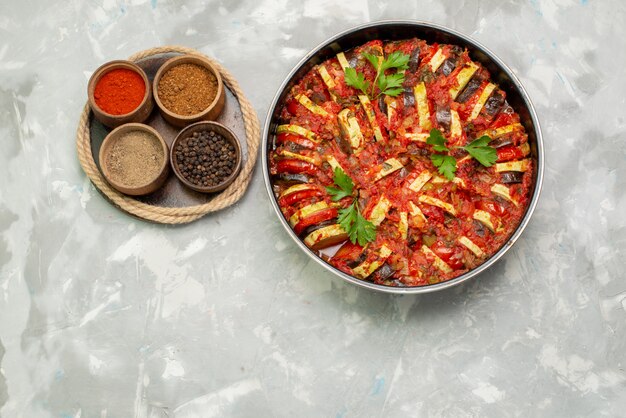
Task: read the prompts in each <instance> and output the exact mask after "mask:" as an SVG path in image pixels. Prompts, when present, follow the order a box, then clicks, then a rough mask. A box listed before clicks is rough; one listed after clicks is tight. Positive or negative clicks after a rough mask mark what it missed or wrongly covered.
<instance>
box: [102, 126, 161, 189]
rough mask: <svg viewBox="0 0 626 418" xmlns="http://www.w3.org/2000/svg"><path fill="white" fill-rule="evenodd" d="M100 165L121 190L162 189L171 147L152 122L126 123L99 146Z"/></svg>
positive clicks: (108, 179) (103, 172)
mask: <svg viewBox="0 0 626 418" xmlns="http://www.w3.org/2000/svg"><path fill="white" fill-rule="evenodd" d="M99 161H100V169H101V171H102V174H103V175H104V178H105V179H106V180H107V181H108V182H109V184H110V185H111V186H113V188H115V189H117V190H118V191H120V192H122V193H124V194H128V195H132V196H139V195H145V194H148V193H152V192H154V191H155V190H157V189H159V188H160V187H161V186H162V185H163V183H165V180H166V179H167V176H168V174H169V149H168V146H167V144H166V143H165V141H164V140H163V138H162V137H161V135H160V134H159V133H158V132H157V131H156V130H155V129H154V128H152V127H151V126H148V125H144V124H141V123H127V124H125V125H122V126H119V127H117V128H115V129H114V130H112V131H111V132H110V133H109V134H108V135H107V136H106V138H104V141H103V142H102V146H101V147H100V152H99Z"/></svg>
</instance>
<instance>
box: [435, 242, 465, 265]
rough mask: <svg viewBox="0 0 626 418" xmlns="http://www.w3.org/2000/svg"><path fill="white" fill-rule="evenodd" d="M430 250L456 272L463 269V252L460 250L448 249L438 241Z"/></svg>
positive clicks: (455, 248)
mask: <svg viewBox="0 0 626 418" xmlns="http://www.w3.org/2000/svg"><path fill="white" fill-rule="evenodd" d="M430 249H431V250H432V252H434V253H435V254H436V255H437V257H439V258H441V259H442V260H443V261H444V262H445V263H446V264H447V265H449V266H450V267H451V268H453V269H454V270H458V269H460V268H463V252H462V251H461V250H460V248H458V247H447V246H446V245H445V244H444V243H443V242H441V241H437V242H435V243H434V244H433V246H432V247H430Z"/></svg>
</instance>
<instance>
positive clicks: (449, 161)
mask: <svg viewBox="0 0 626 418" xmlns="http://www.w3.org/2000/svg"><path fill="white" fill-rule="evenodd" d="M430 160H431V161H432V162H433V165H434V166H435V167H437V168H438V169H439V174H441V175H442V176H444V177H445V178H447V179H448V180H450V181H452V180H453V179H454V173H456V159H455V158H454V157H452V156H450V155H446V154H432V155H431V156H430Z"/></svg>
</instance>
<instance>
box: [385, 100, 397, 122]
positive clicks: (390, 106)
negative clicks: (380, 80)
mask: <svg viewBox="0 0 626 418" xmlns="http://www.w3.org/2000/svg"><path fill="white" fill-rule="evenodd" d="M384 100H385V104H386V105H387V122H389V123H391V118H392V117H393V116H394V115H395V114H396V109H397V108H398V101H397V100H396V99H395V98H394V97H391V96H386V95H385V99H384Z"/></svg>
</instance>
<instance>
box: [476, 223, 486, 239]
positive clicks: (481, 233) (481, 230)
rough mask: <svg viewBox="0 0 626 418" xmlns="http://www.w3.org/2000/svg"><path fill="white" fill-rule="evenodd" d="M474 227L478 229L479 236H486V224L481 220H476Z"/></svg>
mask: <svg viewBox="0 0 626 418" xmlns="http://www.w3.org/2000/svg"><path fill="white" fill-rule="evenodd" d="M474 228H475V229H476V235H478V236H479V237H484V236H485V226H484V225H483V224H482V223H481V222H479V221H476V220H474Z"/></svg>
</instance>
